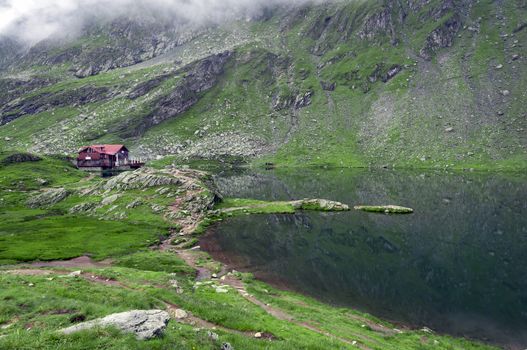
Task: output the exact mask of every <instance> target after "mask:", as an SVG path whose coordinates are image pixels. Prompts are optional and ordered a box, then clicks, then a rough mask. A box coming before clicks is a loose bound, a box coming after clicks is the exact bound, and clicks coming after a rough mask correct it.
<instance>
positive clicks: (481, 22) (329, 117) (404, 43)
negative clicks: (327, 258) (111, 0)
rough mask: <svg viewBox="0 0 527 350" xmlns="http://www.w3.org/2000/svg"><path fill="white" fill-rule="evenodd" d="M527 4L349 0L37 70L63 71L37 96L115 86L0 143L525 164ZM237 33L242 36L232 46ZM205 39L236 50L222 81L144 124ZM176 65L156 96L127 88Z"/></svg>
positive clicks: (8, 128) (29, 121)
mask: <svg viewBox="0 0 527 350" xmlns="http://www.w3.org/2000/svg"><path fill="white" fill-rule="evenodd" d="M449 4H453V5H452V6H450V5H449ZM526 15H527V9H526V8H525V4H523V3H522V2H521V1H516V0H507V1H503V2H501V3H496V2H493V1H490V0H485V1H479V2H473V1H459V2H453V3H451V2H445V1H440V0H435V1H430V2H426V3H425V2H422V3H421V2H415V3H413V5H412V6H410V5H408V4H402V5H401V4H399V5H398V3H396V2H393V1H378V2H366V1H364V2H363V1H358V2H345V1H344V2H338V3H336V4H333V5H325V6H319V7H310V8H303V9H300V10H294V11H289V12H286V13H276V14H275V15H274V16H272V17H270V18H268V19H265V20H260V21H256V22H252V23H250V24H247V23H246V24H240V25H239V26H237V27H236V30H233V29H232V28H231V29H229V28H226V29H223V30H224V32H222V31H221V30H218V32H217V33H216V34H214V33H213V34H210V33H209V34H207V35H205V36H202V37H199V38H198V39H196V40H195V41H191V42H189V43H187V44H185V46H184V48H183V49H181V50H180V51H176V52H175V53H174V54H172V55H169V56H167V59H163V57H160V58H159V59H156V60H155V61H153V62H152V64H150V65H148V64H141V65H139V66H137V67H128V68H120V69H115V70H112V71H109V72H106V73H100V74H99V75H96V76H92V77H89V78H85V79H82V80H79V79H76V78H64V76H63V74H64V69H63V68H60V67H51V68H46V69H42V68H38V69H37V68H34V70H33V73H35V71H36V72H37V74H39V75H44V76H52V77H53V76H55V77H56V76H60V77H61V78H60V79H61V82H59V83H57V84H54V85H51V86H48V87H45V88H43V89H40V90H37V91H36V92H31V94H33V95H35V94H38V93H45V92H57V91H63V90H70V89H74V88H76V87H79V86H93V87H100V86H103V87H106V88H109V89H111V90H112V91H113V92H114V93H113V95H112V97H111V98H109V99H105V100H103V101H98V102H94V103H87V104H82V105H78V104H77V105H71V106H66V107H58V108H54V109H51V110H49V111H44V112H39V113H36V114H33V115H25V116H23V117H21V118H19V119H16V120H15V121H13V122H10V123H9V124H6V125H4V126H0V149H1V148H3V149H23V150H28V149H29V150H32V151H44V152H50V153H58V152H65V153H73V152H74V151H75V150H76V148H77V147H79V146H81V145H82V144H86V143H91V142H125V143H127V145H129V146H130V147H131V148H132V150H133V151H135V153H136V154H138V155H140V156H143V157H156V156H158V155H160V156H164V155H178V157H179V158H227V159H230V158H244V159H247V160H249V161H252V162H254V163H256V164H263V163H266V162H272V163H275V164H277V165H295V166H300V165H329V166H346V167H347V166H368V165H373V166H396V167H426V168H445V167H454V168H484V169H509V170H513V169H524V168H525V167H526V166H527V155H526V144H527V142H526V141H527V140H526V136H525V135H526V133H525V130H526V128H527V118H525V111H524V108H523V105H524V103H525V101H526V100H527V96H526V95H525V94H526V93H525V91H527V89H526V86H525V82H526V81H527V68H526V65H525V57H526V56H527V52H526V51H525V50H526V48H525V46H524V45H522V43H524V42H527V29H522V30H519V31H517V29H518V28H521V25H522V23H523V22H522V21H524V18H525V17H526ZM372 18H373V19H374V20H375V21H374V20H372ZM452 21H458V22H456V23H460V24H459V28H457V27H456V28H457V29H458V30H457V31H455V32H454V33H451V35H450V37H448V40H450V42H449V43H447V44H444V45H445V46H449V45H451V47H446V48H440V47H433V48H432V49H429V51H430V52H431V54H430V59H429V60H427V59H424V58H422V57H421V56H422V54H421V51H422V49H423V47H424V46H425V43H426V42H427V37H429V35H430V33H432V32H433V31H434V30H436V31H437V30H441V29H442V28H443V27H444V26H445V25H447V24H448V23H451V22H452ZM229 30H230V32H229ZM225 33H230V34H225ZM233 33H235V34H233ZM225 35H227V37H229V38H230V39H229V40H231V41H232V40H233V39H232V38H240V39H239V42H240V44H239V45H238V46H236V45H229V46H227V47H225V43H224V42H222V40H223V39H225V38H226V36H225ZM229 35H230V36H229ZM222 38H223V39H222ZM225 40H226V39H225ZM444 40H446V41H447V39H444ZM234 41H235V40H234ZM203 46H206V47H208V48H209V52H221V51H222V50H224V49H225V48H227V49H229V50H231V51H233V53H234V55H233V57H232V59H230V60H229V62H228V64H227V65H226V66H225V67H224V72H223V73H222V74H221V76H220V77H219V80H218V82H217V83H216V84H215V85H214V86H213V87H212V88H211V89H209V90H207V91H204V92H202V93H201V94H200V96H199V101H198V102H197V103H196V104H194V105H193V107H192V108H190V109H189V110H188V111H186V112H184V113H182V114H174V115H173V117H172V118H169V119H168V120H166V121H163V122H162V123H160V124H158V125H154V126H152V127H148V128H146V129H145V130H139V131H140V132H135V131H136V129H137V128H138V125H141V124H140V123H139V122H138V121H140V120H142V118H144V117H145V116H147V115H149V114H150V113H152V111H154V110H156V108H157V107H158V104H159V103H160V102H159V101H160V98H162V97H163V96H167V95H168V94H169V93H170V92H171V91H173V90H174V89H175V88H177V86H179V85H180V84H182V83H183V82H184V81H185V79H186V74H185V72H184V71H181V70H179V68H177V69H176V66H174V64H173V63H171V62H170V60H172V59H174V58H176V59H177V58H178V57H179V56H178V52H179V55H181V57H182V58H184V59H185V62H187V63H188V62H190V61H192V60H193V59H199V58H201V57H204V56H206V55H207V53H206V52H204V51H203ZM516 55H517V56H516ZM513 57H514V59H513ZM178 67H179V66H178ZM395 67H397V68H396V69H397V70H399V71H398V73H397V74H396V75H395V76H394V77H391V79H388V78H387V75H388V74H389V72H390V70H392V69H394V68H395ZM167 73H168V74H169V75H170V78H169V79H167V80H164V81H163V82H162V83H161V84H159V85H158V86H156V87H154V88H153V89H152V90H151V91H149V92H148V93H147V94H145V95H144V96H142V97H140V98H138V99H133V100H132V99H129V98H128V97H127V95H128V93H129V92H130V91H131V90H132V89H134V88H135V87H136V86H138V85H139V84H141V83H143V82H145V81H149V80H151V79H154V78H155V77H158V76H161V75H163V74H167ZM328 84H329V85H332V84H334V90H333V89H332V88H331V89H329V88H328V87H327V86H328ZM324 87H326V90H325V89H324ZM306 94H307V95H308V96H309V98H308V99H307V101H306V100H304V101H302V97H303V96H306ZM27 96H28V95H26V97H27ZM29 96H31V95H29ZM299 101H300V102H299ZM297 102H299V103H297ZM131 135H134V136H131ZM138 135H140V136H138Z"/></svg>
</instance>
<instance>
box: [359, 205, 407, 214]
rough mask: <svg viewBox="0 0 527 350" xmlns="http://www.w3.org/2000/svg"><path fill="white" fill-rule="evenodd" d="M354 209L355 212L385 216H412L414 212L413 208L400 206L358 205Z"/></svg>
mask: <svg viewBox="0 0 527 350" xmlns="http://www.w3.org/2000/svg"><path fill="white" fill-rule="evenodd" d="M354 208H355V210H362V211H367V212H371V213H385V214H410V213H413V212H414V210H413V209H412V208H406V207H401V206H398V205H357V206H355V207H354Z"/></svg>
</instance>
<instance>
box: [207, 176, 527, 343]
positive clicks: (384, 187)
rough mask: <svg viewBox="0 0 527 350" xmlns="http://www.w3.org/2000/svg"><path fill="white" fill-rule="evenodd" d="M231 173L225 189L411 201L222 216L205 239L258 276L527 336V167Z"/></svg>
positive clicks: (487, 334)
mask: <svg viewBox="0 0 527 350" xmlns="http://www.w3.org/2000/svg"><path fill="white" fill-rule="evenodd" d="M226 179H227V176H225V177H224V178H220V179H218V184H219V187H220V188H221V189H222V191H223V192H224V193H225V194H226V195H228V196H238V197H253V198H254V197H256V198H261V199H291V198H304V197H320V198H327V199H333V200H339V201H343V202H345V203H347V204H351V205H355V204H400V205H404V206H409V207H412V208H414V209H415V214H413V215H404V216H388V215H383V214H380V215H379V214H368V213H363V212H357V211H352V212H349V213H313V212H311V213H299V214H297V215H267V216H248V217H238V218H235V219H232V220H230V221H227V222H225V223H223V224H222V225H221V226H220V227H219V228H218V231H217V234H216V235H214V236H213V237H212V238H210V239H211V240H212V241H213V243H215V244H217V245H219V246H220V247H221V249H222V250H223V251H224V252H226V253H229V255H231V256H235V257H236V261H237V263H238V264H241V265H245V266H249V267H250V269H251V270H252V271H256V272H257V273H258V275H259V276H260V277H262V278H264V279H267V280H272V281H275V282H277V283H285V284H287V285H289V286H291V287H293V288H295V289H297V290H300V291H303V292H305V293H308V294H310V295H313V296H316V297H318V298H321V299H323V300H326V301H329V302H333V303H336V304H342V305H350V306H354V307H358V308H361V309H364V310H367V311H369V312H371V313H373V314H375V315H379V316H384V317H387V318H389V319H393V320H397V321H405V322H410V323H413V324H416V325H427V326H429V327H431V328H434V329H437V330H440V331H445V332H450V333H455V334H464V335H471V336H474V337H478V338H490V339H492V340H496V341H499V342H501V343H507V344H522V345H527V331H526V330H527V253H526V252H527V207H526V206H527V204H526V201H525V198H527V181H526V180H527V179H526V178H523V179H518V178H513V177H510V178H504V177H499V176H492V175H475V174H457V175H445V174H433V173H431V174H419V173H418V174H415V173H401V172H374V173H372V172H352V171H341V170H338V171H309V170H302V171H299V172H298V173H282V174H280V173H277V172H262V173H261V174H260V175H251V174H242V175H234V176H232V177H230V178H228V180H226Z"/></svg>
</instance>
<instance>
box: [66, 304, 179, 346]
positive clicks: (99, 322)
mask: <svg viewBox="0 0 527 350" xmlns="http://www.w3.org/2000/svg"><path fill="white" fill-rule="evenodd" d="M169 320H170V316H169V315H168V313H167V312H166V311H163V310H132V311H127V312H121V313H117V314H111V315H108V316H106V317H103V318H98V319H95V320H91V321H87V322H82V323H79V324H76V325H74V326H71V327H68V328H64V329H61V330H60V332H62V333H64V334H72V333H75V332H80V331H83V330H87V329H92V328H95V327H109V326H113V327H115V328H117V329H120V330H121V331H123V332H126V333H133V334H135V336H136V337H137V339H139V340H146V339H151V338H154V337H157V336H160V335H161V334H162V333H163V331H164V330H165V328H166V326H167V323H168V321H169Z"/></svg>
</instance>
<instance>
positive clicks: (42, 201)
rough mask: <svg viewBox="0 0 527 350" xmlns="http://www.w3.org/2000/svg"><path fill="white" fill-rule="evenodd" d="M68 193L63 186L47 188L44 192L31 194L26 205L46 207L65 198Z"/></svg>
mask: <svg viewBox="0 0 527 350" xmlns="http://www.w3.org/2000/svg"><path fill="white" fill-rule="evenodd" d="M69 194H70V193H69V192H68V191H67V190H66V189H64V188H49V189H46V190H44V192H42V193H40V194H37V195H35V196H32V197H30V198H29V199H28V201H27V205H28V206H29V207H30V208H42V207H47V206H50V205H53V204H57V203H58V202H60V201H62V200H63V199H65V198H66V197H67V196H68V195H69Z"/></svg>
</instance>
